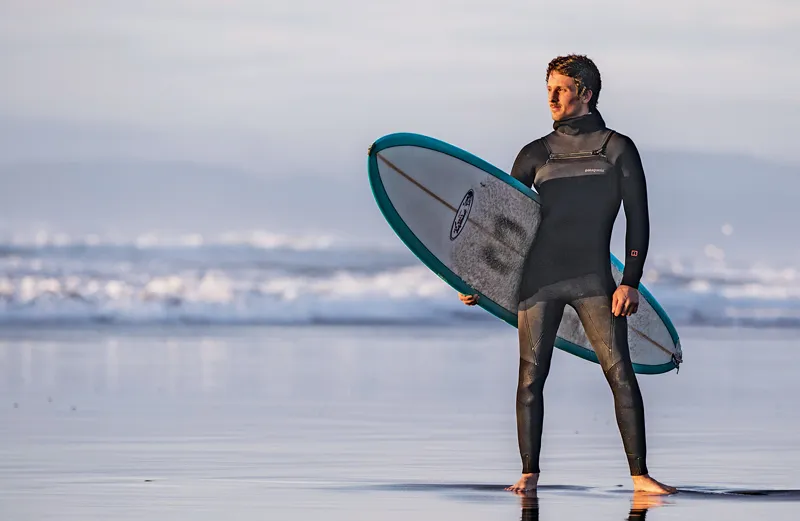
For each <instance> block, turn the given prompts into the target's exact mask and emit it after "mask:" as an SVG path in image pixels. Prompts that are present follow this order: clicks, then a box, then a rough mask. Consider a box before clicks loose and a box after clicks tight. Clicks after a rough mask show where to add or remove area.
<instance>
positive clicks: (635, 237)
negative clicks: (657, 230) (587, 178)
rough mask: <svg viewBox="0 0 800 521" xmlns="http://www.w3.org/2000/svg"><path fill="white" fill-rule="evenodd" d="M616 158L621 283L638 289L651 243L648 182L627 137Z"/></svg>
mask: <svg viewBox="0 0 800 521" xmlns="http://www.w3.org/2000/svg"><path fill="white" fill-rule="evenodd" d="M620 137H622V138H623V139H624V145H623V148H622V152H621V154H620V156H619V158H618V159H617V165H618V166H619V169H620V173H621V176H622V177H621V179H620V186H621V190H622V203H623V206H624V208H625V221H626V227H625V269H624V271H623V272H622V281H621V282H620V284H621V285H625V286H631V287H633V288H636V289H638V288H639V282H640V280H641V278H642V273H643V271H644V261H645V259H646V258H647V250H648V246H649V243H650V216H649V212H648V206H647V182H646V181H645V176H644V167H643V166H642V160H641V157H640V156H639V151H638V150H637V149H636V145H635V144H634V143H633V141H632V140H631V139H630V138H628V137H625V136H620Z"/></svg>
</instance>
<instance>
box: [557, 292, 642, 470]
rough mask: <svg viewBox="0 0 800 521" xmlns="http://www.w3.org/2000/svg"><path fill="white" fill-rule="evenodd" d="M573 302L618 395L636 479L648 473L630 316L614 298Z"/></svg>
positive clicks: (619, 421) (619, 419) (624, 438)
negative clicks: (616, 307)
mask: <svg viewBox="0 0 800 521" xmlns="http://www.w3.org/2000/svg"><path fill="white" fill-rule="evenodd" d="M612 294H613V293H608V294H606V295H602V296H591V297H586V298H580V299H577V300H574V301H572V302H571V303H570V305H572V307H573V308H575V310H576V311H577V312H578V316H579V317H580V320H581V323H582V324H583V328H584V330H585V331H586V335H587V337H588V338H589V341H590V342H591V343H592V346H593V347H594V350H595V352H596V353H597V358H598V360H599V362H600V366H601V367H602V368H603V373H604V374H605V376H606V380H607V381H608V384H609V386H610V387H611V391H612V393H613V395H614V409H615V412H616V416H617V425H618V427H619V430H620V434H621V435H622V443H623V446H624V448H625V453H626V455H627V457H628V466H629V467H630V471H631V475H632V476H639V475H643V474H647V464H646V461H645V460H646V452H647V446H646V442H645V422H644V403H643V400H642V394H641V392H640V390H639V383H638V382H637V380H636V374H635V373H634V371H633V365H632V363H631V357H630V351H629V349H628V325H627V322H628V321H627V318H626V317H622V316H620V317H615V316H614V315H613V313H612V312H611V295H612Z"/></svg>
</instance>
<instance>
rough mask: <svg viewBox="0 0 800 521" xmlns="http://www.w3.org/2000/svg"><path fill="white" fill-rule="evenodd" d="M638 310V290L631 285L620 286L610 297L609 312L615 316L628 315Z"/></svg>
mask: <svg viewBox="0 0 800 521" xmlns="http://www.w3.org/2000/svg"><path fill="white" fill-rule="evenodd" d="M638 310H639V291H638V290H637V289H636V288H632V287H631V286H620V287H618V288H617V290H616V291H615V292H614V295H613V296H612V297H611V312H612V313H614V316H615V317H618V316H620V315H622V316H623V317H629V316H631V315H633V314H634V313H636V311H638Z"/></svg>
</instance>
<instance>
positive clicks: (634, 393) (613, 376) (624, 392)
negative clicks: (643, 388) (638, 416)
mask: <svg viewBox="0 0 800 521" xmlns="http://www.w3.org/2000/svg"><path fill="white" fill-rule="evenodd" d="M605 375H606V380H608V385H609V386H611V391H612V392H613V393H614V396H615V397H616V398H617V399H618V400H623V401H630V402H631V405H634V402H636V401H637V400H638V399H639V398H638V396H639V384H638V382H637V381H636V374H635V373H634V371H633V366H632V365H631V364H630V362H627V361H625V360H620V361H618V362H616V363H615V364H614V365H612V366H611V367H609V368H608V369H607V370H606V371H605Z"/></svg>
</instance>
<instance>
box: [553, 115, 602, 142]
mask: <svg viewBox="0 0 800 521" xmlns="http://www.w3.org/2000/svg"><path fill="white" fill-rule="evenodd" d="M604 128H606V122H605V121H603V116H601V115H600V113H599V112H597V110H596V109H595V110H594V111H592V112H589V113H588V114H584V115H583V116H578V117H577V118H569V119H562V120H561V121H554V122H553V130H555V131H556V132H561V133H562V134H569V135H571V136H574V135H575V134H584V133H587V132H594V131H596V130H602V129H604Z"/></svg>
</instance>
